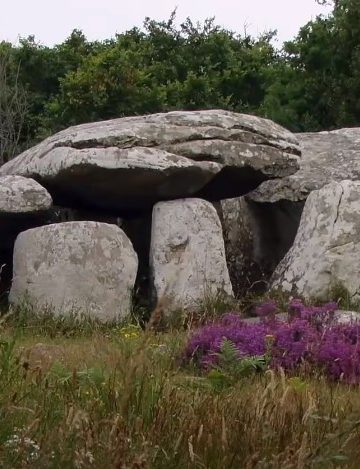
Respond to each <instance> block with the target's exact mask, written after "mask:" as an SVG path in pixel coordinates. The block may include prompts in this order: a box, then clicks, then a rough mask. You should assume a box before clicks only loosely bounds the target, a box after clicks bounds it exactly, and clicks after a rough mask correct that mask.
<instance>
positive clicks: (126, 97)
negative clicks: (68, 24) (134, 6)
mask: <svg viewBox="0 0 360 469" xmlns="http://www.w3.org/2000/svg"><path fill="white" fill-rule="evenodd" d="M321 1H322V0H319V2H321ZM325 1H326V0H325ZM323 3H324V2H323ZM274 35H275V33H274V32H268V33H265V34H263V35H261V36H260V37H257V38H253V37H251V36H249V35H247V34H245V35H238V34H235V33H233V32H231V31H228V30H226V29H223V28H221V27H219V26H217V25H216V23H215V21H214V20H213V19H208V20H206V21H205V22H204V23H203V24H194V23H193V22H192V21H191V20H190V19H188V20H186V21H185V22H184V23H183V24H181V25H180V26H176V22H175V13H173V14H172V15H171V17H170V18H169V20H167V21H162V22H157V21H154V20H151V19H149V18H147V19H146V20H145V22H144V26H143V28H142V29H139V28H133V29H131V30H130V31H127V32H125V33H123V34H118V35H116V36H115V38H112V39H110V40H106V41H101V42H100V41H95V42H91V41H88V40H87V39H86V37H85V36H84V34H83V33H82V32H81V31H78V30H75V31H73V32H72V34H71V35H70V37H69V38H68V39H66V40H65V41H64V42H63V43H62V44H59V45H56V46H54V47H47V46H43V45H41V44H39V43H37V42H36V41H35V38H34V37H28V38H26V39H21V40H20V42H19V44H18V45H16V46H14V45H12V44H9V43H6V42H2V43H0V76H1V70H4V68H5V69H6V70H5V71H6V73H5V75H6V83H5V84H4V83H3V84H2V88H3V93H2V94H0V121H1V113H3V112H4V111H3V109H4V106H5V105H4V103H2V102H1V99H2V98H1V96H2V95H4V96H7V99H9V96H14V94H16V93H17V96H21V99H22V100H23V99H24V97H25V96H26V99H27V105H25V104H24V105H23V107H22V108H21V109H22V120H19V122H18V124H16V125H18V128H17V130H18V131H19V132H20V134H21V138H20V141H19V144H20V147H21V146H22V147H25V146H26V145H29V144H30V143H34V142H35V141H37V140H39V139H41V138H43V137H45V136H46V135H49V134H50V133H52V132H54V131H57V130H60V129H62V128H64V127H67V126H69V125H73V124H78V123H82V122H87V121H95V120H101V119H109V118H112V117H120V116H127V115H136V114H146V113H152V112H161V111H169V110H175V109H209V108H224V109H229V110H234V111H238V112H247V113H254V114H258V115H262V116H266V117H269V118H272V119H274V120H275V121H277V122H279V123H281V124H282V125H284V126H286V127H288V128H289V129H291V130H294V131H316V130H322V129H331V128H336V127H341V126H353V125H360V0H337V1H335V2H333V9H332V13H331V14H330V15H328V16H326V17H325V16H319V17H317V18H316V19H315V20H314V21H311V22H309V23H308V24H306V25H305V26H304V27H302V28H301V30H300V31H299V33H298V35H297V37H296V38H295V39H294V40H292V41H289V42H286V43H285V44H284V45H283V47H282V49H281V50H278V49H276V48H275V47H274V45H273V41H272V39H273V38H274ZM4 58H6V60H4ZM19 93H20V94H19ZM5 107H6V106H5ZM11 156H12V154H10V153H9V154H8V155H7V156H6V155H5V158H8V157H11ZM3 157H4V155H3Z"/></svg>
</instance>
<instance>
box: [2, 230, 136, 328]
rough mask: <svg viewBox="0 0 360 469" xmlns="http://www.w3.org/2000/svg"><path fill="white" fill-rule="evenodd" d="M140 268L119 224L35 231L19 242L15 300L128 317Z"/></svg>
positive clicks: (102, 317) (23, 235)
mask: <svg viewBox="0 0 360 469" xmlns="http://www.w3.org/2000/svg"><path fill="white" fill-rule="evenodd" d="M137 264H138V261H137V255H136V253H135V251H134V249H133V247H132V244H131V242H130V241H129V239H128V238H127V236H126V235H125V234H124V232H123V231H122V230H121V229H120V228H119V227H117V226H115V225H110V224H106V223H98V222H89V221H87V222H86V221H84V222H68V223H59V224H54V225H47V226H43V227H40V228H34V229H31V230H27V231H25V232H23V233H21V234H20V235H19V236H18V238H17V240H16V242H15V249H14V274H13V283H12V287H11V291H10V296H9V299H10V301H11V303H14V304H19V303H21V302H23V301H27V302H30V303H31V304H33V305H34V306H36V307H39V308H46V307H49V308H50V309H51V310H52V311H53V312H54V313H55V314H67V313H69V312H74V313H80V312H81V313H84V314H86V315H89V316H91V317H95V318H98V319H100V320H101V321H111V320H119V319H123V318H124V317H126V316H127V315H128V314H129V312H130V308H131V294H132V289H133V287H134V283H135V278H136V273H137Z"/></svg>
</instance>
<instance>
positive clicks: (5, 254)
mask: <svg viewBox="0 0 360 469" xmlns="http://www.w3.org/2000/svg"><path fill="white" fill-rule="evenodd" d="M49 216H50V212H38V213H37V214H36V215H34V214H31V215H28V214H22V213H18V214H13V215H9V214H6V215H0V307H5V306H7V305H8V294H9V291H10V288H11V281H12V276H13V252H14V244H15V241H16V238H17V236H18V234H19V233H21V232H23V231H26V230H28V229H31V228H35V227H37V226H41V225H44V224H46V223H47V222H48V219H49Z"/></svg>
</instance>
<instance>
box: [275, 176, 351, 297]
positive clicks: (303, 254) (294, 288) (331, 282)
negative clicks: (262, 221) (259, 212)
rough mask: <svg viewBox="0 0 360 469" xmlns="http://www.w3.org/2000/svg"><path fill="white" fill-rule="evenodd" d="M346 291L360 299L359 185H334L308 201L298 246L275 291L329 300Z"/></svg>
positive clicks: (287, 259)
mask: <svg viewBox="0 0 360 469" xmlns="http://www.w3.org/2000/svg"><path fill="white" fill-rule="evenodd" d="M339 285H341V286H344V287H345V288H346V289H347V290H348V291H349V293H350V294H351V296H352V298H353V299H355V300H359V299H360V182H357V181H341V182H332V183H330V184H328V185H326V186H324V187H323V188H322V189H320V190H318V191H313V192H312V193H311V194H310V195H309V197H308V198H307V201H306V204H305V208H304V211H303V214H302V217H301V221H300V227H299V230H298V233H297V235H296V238H295V241H294V245H293V247H292V248H291V249H290V251H289V252H288V253H287V255H286V256H285V257H284V259H283V260H282V261H281V262H280V264H279V265H278V267H277V268H276V270H275V272H274V274H273V281H272V286H273V287H274V288H279V289H281V290H283V291H287V292H292V293H296V294H300V295H302V296H304V297H306V298H310V299H311V298H316V299H320V300H328V299H329V294H330V293H331V290H332V288H333V287H337V286H339Z"/></svg>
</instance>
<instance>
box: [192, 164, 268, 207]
mask: <svg viewBox="0 0 360 469" xmlns="http://www.w3.org/2000/svg"><path fill="white" fill-rule="evenodd" d="M268 179H269V178H267V177H266V176H265V175H264V174H263V173H262V172H261V171H258V170H256V169H254V168H251V167H248V166H247V167H241V168H234V167H228V166H226V167H224V168H223V169H222V170H221V171H220V172H219V173H218V174H217V175H216V176H215V177H214V178H213V179H212V180H211V181H210V182H209V183H208V184H207V185H206V186H205V187H204V188H203V189H201V190H200V191H198V192H197V193H196V194H195V195H194V196H193V197H199V198H201V199H207V200H211V201H218V200H222V199H230V198H234V197H241V196H242V195H245V194H248V193H249V192H251V191H253V190H255V189H256V188H257V187H258V186H259V185H260V184H261V183H262V182H264V181H266V180H268Z"/></svg>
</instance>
